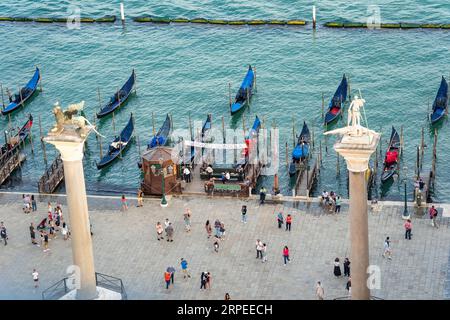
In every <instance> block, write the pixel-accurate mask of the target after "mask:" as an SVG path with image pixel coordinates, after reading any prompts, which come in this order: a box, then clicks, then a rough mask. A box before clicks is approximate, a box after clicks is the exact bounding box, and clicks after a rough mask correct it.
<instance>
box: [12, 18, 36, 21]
mask: <svg viewBox="0 0 450 320" xmlns="http://www.w3.org/2000/svg"><path fill="white" fill-rule="evenodd" d="M14 21H18V22H32V21H33V19H31V18H25V17H16V18H14Z"/></svg>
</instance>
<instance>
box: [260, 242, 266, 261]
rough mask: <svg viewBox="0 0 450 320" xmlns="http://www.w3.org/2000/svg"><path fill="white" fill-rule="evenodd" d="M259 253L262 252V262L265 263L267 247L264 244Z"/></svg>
mask: <svg viewBox="0 0 450 320" xmlns="http://www.w3.org/2000/svg"><path fill="white" fill-rule="evenodd" d="M261 252H262V256H263V259H262V262H263V263H264V262H266V261H267V245H266V244H265V243H263V248H262V250H261Z"/></svg>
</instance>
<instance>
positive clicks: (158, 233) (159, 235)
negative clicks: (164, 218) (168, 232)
mask: <svg viewBox="0 0 450 320" xmlns="http://www.w3.org/2000/svg"><path fill="white" fill-rule="evenodd" d="M163 231H164V229H163V226H162V224H161V222H159V221H158V222H157V223H156V239H158V241H160V240H161V239H164V237H163Z"/></svg>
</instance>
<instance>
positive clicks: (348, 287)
mask: <svg viewBox="0 0 450 320" xmlns="http://www.w3.org/2000/svg"><path fill="white" fill-rule="evenodd" d="M345 289H347V291H348V295H349V297H351V295H352V278H348V281H347V284H346V285H345Z"/></svg>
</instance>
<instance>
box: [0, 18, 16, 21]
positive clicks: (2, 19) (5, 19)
mask: <svg viewBox="0 0 450 320" xmlns="http://www.w3.org/2000/svg"><path fill="white" fill-rule="evenodd" d="M0 21H14V18H12V17H0Z"/></svg>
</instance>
